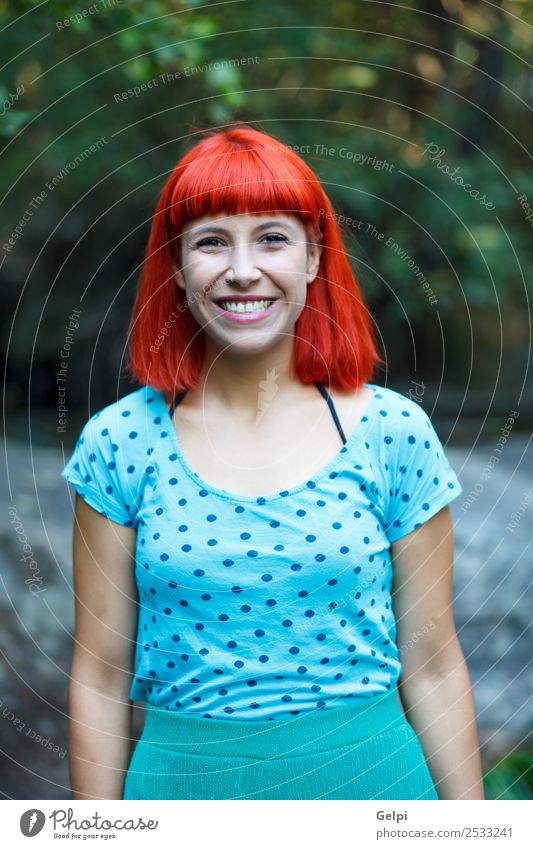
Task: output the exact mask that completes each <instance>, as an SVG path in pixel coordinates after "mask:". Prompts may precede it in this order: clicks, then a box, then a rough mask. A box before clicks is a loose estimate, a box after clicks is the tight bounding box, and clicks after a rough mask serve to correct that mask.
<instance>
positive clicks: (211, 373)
mask: <svg viewBox="0 0 533 849" xmlns="http://www.w3.org/2000/svg"><path fill="white" fill-rule="evenodd" d="M291 353H292V339H287V340H284V341H283V342H282V343H281V345H279V346H277V347H276V348H273V349H271V350H270V351H267V352H263V351H262V352H261V353H260V354H257V355H255V356H254V355H253V354H250V353H249V352H246V353H244V354H240V355H239V354H232V353H231V352H230V351H229V350H228V351H226V352H224V353H223V354H221V353H220V351H219V350H212V349H211V347H210V346H209V344H207V345H206V356H205V361H204V367H203V369H202V375H201V379H200V382H199V386H198V389H197V390H195V394H196V395H197V399H198V403H200V404H201V405H205V403H206V400H207V399H209V403H210V404H211V403H212V404H213V406H214V407H221V408H224V410H226V411H229V412H232V411H233V412H235V413H236V414H237V417H239V414H240V417H241V418H251V419H252V420H253V419H255V417H256V416H257V413H258V411H259V410H262V409H264V408H265V406H268V405H269V404H272V405H275V404H278V403H279V401H280V399H281V398H283V397H284V396H286V395H288V394H289V393H294V391H295V389H296V390H298V389H300V390H301V389H302V388H303V387H302V384H301V381H300V380H298V378H297V377H293V376H292V375H291V374H290V363H291ZM188 394H189V393H188Z"/></svg>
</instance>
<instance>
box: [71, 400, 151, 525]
mask: <svg viewBox="0 0 533 849" xmlns="http://www.w3.org/2000/svg"><path fill="white" fill-rule="evenodd" d="M135 471H136V469H135V466H134V465H133V464H130V463H129V462H128V460H127V459H126V458H125V456H124V453H123V449H122V450H121V446H120V445H119V444H117V442H115V441H114V439H113V437H112V435H111V432H110V428H109V427H106V426H105V421H104V420H102V417H101V416H100V413H96V414H95V415H94V416H93V417H92V418H90V419H89V421H88V422H87V423H86V425H85V426H84V428H83V430H82V431H81V434H80V436H79V438H78V441H77V443H76V446H75V448H74V451H73V453H72V455H71V457H70V460H69V461H68V463H67V464H66V466H65V467H64V469H63V470H62V472H61V477H63V478H64V479H65V480H66V481H68V482H69V483H71V484H72V486H73V487H74V489H75V490H76V491H77V492H78V493H79V494H80V496H81V497H82V498H83V500H84V501H86V502H87V504H89V505H90V506H91V507H93V508H94V510H97V511H98V512H99V513H102V514H103V515H104V516H106V517H107V518H108V519H111V521H113V522H116V523H117V524H119V525H126V526H128V527H133V526H134V525H135V524H136V522H135V514H136V512H137V507H136V504H135V480H136V476H135Z"/></svg>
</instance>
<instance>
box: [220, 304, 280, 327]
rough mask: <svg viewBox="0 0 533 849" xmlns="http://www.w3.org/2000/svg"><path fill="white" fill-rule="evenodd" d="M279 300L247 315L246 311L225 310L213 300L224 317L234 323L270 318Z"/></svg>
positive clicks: (255, 322)
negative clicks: (261, 310)
mask: <svg viewBox="0 0 533 849" xmlns="http://www.w3.org/2000/svg"><path fill="white" fill-rule="evenodd" d="M276 304H277V301H274V303H273V304H271V305H270V306H269V307H268V309H266V310H263V312H260V313H250V314H249V315H247V314H246V313H244V312H240V313H239V312H229V311H228V310H223V309H222V307H219V305H218V304H217V303H215V301H213V306H214V307H215V309H217V310H218V312H219V313H222V315H223V316H224V318H227V320H228V321H232V322H233V323H234V324H258V322H260V321H263V319H265V318H268V316H269V315H270V314H271V313H273V312H274V310H275V309H276Z"/></svg>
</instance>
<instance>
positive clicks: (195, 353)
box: [127, 125, 383, 399]
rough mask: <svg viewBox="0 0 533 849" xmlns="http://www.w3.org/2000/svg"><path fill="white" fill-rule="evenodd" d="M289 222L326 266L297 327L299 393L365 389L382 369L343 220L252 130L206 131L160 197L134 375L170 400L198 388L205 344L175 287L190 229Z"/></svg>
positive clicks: (284, 152) (307, 172) (141, 292)
mask: <svg viewBox="0 0 533 849" xmlns="http://www.w3.org/2000/svg"><path fill="white" fill-rule="evenodd" d="M275 212H284V213H286V214H293V215H296V216H297V217H298V218H300V219H301V220H302V222H303V223H304V224H305V225H306V226H307V228H308V233H309V238H310V239H311V240H312V241H320V242H321V243H322V255H321V259H320V266H319V269H318V274H317V277H316V278H315V280H314V281H313V282H312V283H311V284H310V285H309V286H308V289H307V299H306V303H305V306H304V309H303V310H302V313H301V315H300V317H299V318H298V321H297V322H296V324H295V330H294V344H293V352H292V371H293V374H294V375H295V376H297V377H298V378H299V380H300V381H301V382H302V383H306V384H311V383H316V382H318V381H320V382H322V383H324V384H325V385H326V386H330V387H334V388H339V389H349V388H354V389H355V388H359V387H360V386H362V385H363V384H364V383H366V382H369V381H370V380H371V377H372V374H373V371H374V368H375V367H376V365H378V364H380V365H381V364H382V363H383V360H382V359H381V357H380V356H379V354H378V351H377V346H376V342H375V334H374V329H373V325H372V321H371V318H370V315H369V313H368V311H367V308H366V305H365V303H364V300H363V296H362V294H361V291H360V289H359V285H358V283H357V281H356V279H355V276H354V273H353V271H352V269H351V267H350V263H349V261H348V257H347V255H346V248H345V246H344V243H343V239H342V234H341V231H340V228H339V225H338V223H337V220H336V218H337V216H336V214H335V212H334V209H333V207H332V205H331V202H330V200H329V198H328V196H327V195H326V193H325V191H324V189H323V188H322V185H321V184H320V182H319V180H318V178H317V176H316V174H315V173H314V172H313V171H312V169H311V168H310V167H309V166H308V165H307V164H306V163H305V162H304V161H303V159H301V158H300V157H299V156H298V155H297V154H296V153H295V152H294V151H292V150H291V149H290V148H289V147H288V146H287V145H284V144H283V143H282V142H279V141H278V140H277V139H275V138H273V137H272V136H269V135H267V134H266V133H262V132H259V131H258V130H255V129H253V128H252V127H249V126H246V125H245V126H238V127H232V128H230V129H227V130H222V131H212V130H210V131H208V132H207V134H205V136H204V138H202V140H201V141H200V142H198V143H197V144H196V145H195V146H194V147H193V148H192V149H191V150H189V151H188V152H187V153H186V154H185V156H184V157H183V158H182V159H181V160H180V161H179V162H178V164H177V165H176V167H175V168H174V170H173V172H172V174H171V175H170V177H169V179H168V180H167V183H166V184H165V186H164V187H163V190H162V192H161V195H160V197H159V200H158V203H157V206H156V210H155V213H154V218H153V221H152V227H151V231H150V237H149V240H148V245H147V248H146V253H145V258H144V263H143V269H142V274H141V279H140V282H139V287H138V290H137V294H136V298H135V303H134V307H133V312H132V317H131V322H130V328H129V336H130V353H129V361H128V367H127V369H128V371H129V373H130V374H131V375H132V376H133V377H134V378H135V379H136V380H138V381H139V382H140V383H141V384H143V385H151V386H153V387H154V388H156V389H159V390H161V391H164V392H165V393H166V394H167V397H168V398H169V399H170V398H171V397H172V396H173V394H174V393H176V392H177V391H179V390H181V389H194V388H197V387H198V383H199V375H200V372H201V369H202V364H203V358H204V353H205V349H204V344H205V343H204V334H203V331H202V330H201V328H200V326H199V325H198V323H197V321H196V319H195V318H194V317H193V315H192V314H191V312H190V310H189V308H188V304H187V300H186V295H185V292H183V290H182V289H181V288H180V287H178V286H177V284H176V280H175V271H174V265H173V262H176V260H177V261H178V264H180V260H179V253H180V251H179V241H180V236H181V233H182V231H183V228H184V226H185V225H186V223H187V222H188V221H193V220H196V219H199V218H203V217H204V216H208V215H209V216H216V215H240V214H243V213H258V214H260V213H275Z"/></svg>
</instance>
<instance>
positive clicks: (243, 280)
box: [229, 240, 261, 286]
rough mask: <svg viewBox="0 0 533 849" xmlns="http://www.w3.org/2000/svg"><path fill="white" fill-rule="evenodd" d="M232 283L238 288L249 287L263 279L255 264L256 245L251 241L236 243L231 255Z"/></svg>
mask: <svg viewBox="0 0 533 849" xmlns="http://www.w3.org/2000/svg"><path fill="white" fill-rule="evenodd" d="M230 266H231V270H230V274H229V278H230V281H231V282H233V283H237V285H238V286H249V285H250V283H254V282H255V281H256V280H259V279H260V278H261V271H260V270H259V269H258V268H257V266H256V264H255V254H254V244H253V242H249V241H245V240H243V241H239V242H237V243H235V245H234V246H233V248H232V250H231V253H230Z"/></svg>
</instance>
